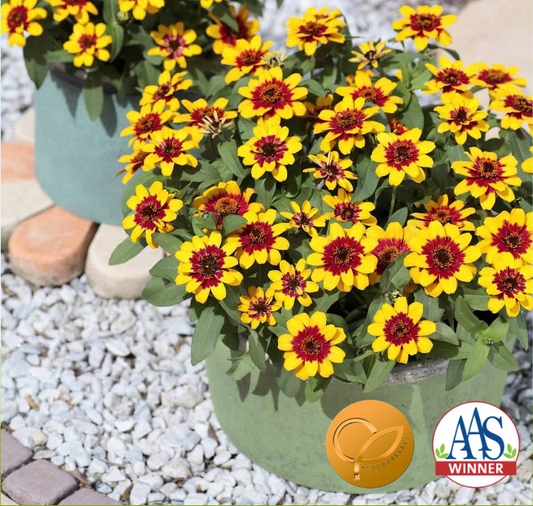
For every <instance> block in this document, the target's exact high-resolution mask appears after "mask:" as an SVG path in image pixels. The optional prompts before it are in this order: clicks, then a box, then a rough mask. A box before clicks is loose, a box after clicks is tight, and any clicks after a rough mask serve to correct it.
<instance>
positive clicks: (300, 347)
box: [278, 311, 346, 381]
mask: <svg viewBox="0 0 533 506" xmlns="http://www.w3.org/2000/svg"><path fill="white" fill-rule="evenodd" d="M287 329H288V331H289V334H283V335H282V336H280V337H279V338H278V348H279V349H280V350H281V351H283V352H284V353H283V358H284V360H285V363H284V364H283V366H284V367H285V369H286V370H287V371H294V373H295V374H296V377H297V378H300V379H301V380H302V381H305V380H307V378H309V377H314V376H316V375H317V373H318V374H319V376H322V377H323V378H329V377H330V376H331V375H332V374H333V364H340V363H342V362H343V361H344V357H345V356H346V353H345V352H344V351H343V350H342V349H341V348H339V347H338V346H336V345H337V344H339V343H342V341H344V340H345V339H346V334H345V333H344V330H343V329H341V328H339V327H335V325H328V324H327V319H326V315H325V313H322V312H320V311H316V312H315V313H313V314H312V315H311V316H309V315H308V314H307V313H302V314H299V315H297V316H294V317H293V318H291V319H290V320H289V321H288V322H287Z"/></svg>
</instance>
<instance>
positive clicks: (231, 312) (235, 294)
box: [218, 285, 242, 323]
mask: <svg viewBox="0 0 533 506" xmlns="http://www.w3.org/2000/svg"><path fill="white" fill-rule="evenodd" d="M218 302H219V304H220V306H221V307H222V309H224V311H226V313H227V315H228V316H229V317H230V318H231V319H232V320H234V321H236V322H237V323H240V322H241V315H242V313H241V312H240V311H239V310H238V309H237V307H238V306H239V304H240V303H241V301H240V298H239V288H238V287H235V286H230V285H226V298H225V299H224V300H220V301H218Z"/></svg>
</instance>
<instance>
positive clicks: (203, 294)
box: [176, 230, 243, 304]
mask: <svg viewBox="0 0 533 506" xmlns="http://www.w3.org/2000/svg"><path fill="white" fill-rule="evenodd" d="M221 243H222V235H221V234H220V232H218V231H216V230H214V231H213V232H211V234H210V235H209V236H207V235H204V236H203V237H198V236H194V237H193V238H192V241H187V242H184V243H183V244H182V245H181V248H180V250H179V251H177V252H176V258H177V259H178V260H179V261H180V264H179V265H178V275H177V277H176V284H177V285H183V284H185V283H187V286H186V287H185V289H186V290H187V292H188V293H194V298H195V299H196V300H197V301H198V302H200V303H201V304H203V303H204V302H205V301H206V300H207V298H208V297H209V294H213V296H214V297H215V298H216V299H218V300H223V299H225V298H226V295H227V292H226V285H230V286H238V285H240V284H241V283H242V279H243V276H242V274H241V273H240V272H239V271H237V270H235V269H232V267H235V266H236V265H237V259H236V258H234V257H232V256H231V253H230V251H229V249H230V248H228V247H227V245H225V246H221Z"/></svg>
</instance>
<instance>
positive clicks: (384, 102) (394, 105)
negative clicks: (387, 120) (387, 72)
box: [335, 71, 403, 114]
mask: <svg viewBox="0 0 533 506" xmlns="http://www.w3.org/2000/svg"><path fill="white" fill-rule="evenodd" d="M395 88H396V83H393V82H392V81H391V80H390V79H387V78H386V77H382V78H381V79H378V81H377V82H375V83H374V84H372V80H371V79H370V77H369V76H368V74H367V73H366V72H361V71H359V72H357V73H356V74H355V77H354V80H353V83H352V84H351V85H350V86H339V87H338V88H337V89H336V90H335V92H336V93H338V94H339V95H340V96H341V97H352V98H353V99H354V100H356V99H357V98H359V97H363V98H364V99H365V103H366V104H374V105H376V106H378V107H379V108H380V109H381V110H382V111H383V112H384V113H386V114H392V113H394V112H396V111H397V109H398V104H403V100H402V99H401V98H400V97H395V96H394V95H391V93H392V92H393V91H394V89H395Z"/></svg>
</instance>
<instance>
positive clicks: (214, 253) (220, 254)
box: [191, 245, 226, 288]
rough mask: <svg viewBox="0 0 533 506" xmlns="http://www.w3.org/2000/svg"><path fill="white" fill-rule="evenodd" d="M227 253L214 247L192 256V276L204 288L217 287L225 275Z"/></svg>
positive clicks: (210, 246) (208, 247)
mask: <svg viewBox="0 0 533 506" xmlns="http://www.w3.org/2000/svg"><path fill="white" fill-rule="evenodd" d="M225 258H226V253H224V251H223V250H221V249H220V248H217V247H216V246H214V245H209V246H206V247H205V248H203V249H201V250H200V251H195V252H194V253H193V254H192V256H191V264H192V270H193V272H192V273H191V276H192V277H193V278H194V279H196V280H197V281H200V282H201V283H202V285H201V286H202V288H209V287H212V286H217V285H218V284H219V283H220V278H221V277H222V275H223V273H224V268H223V266H224V259H225Z"/></svg>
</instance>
